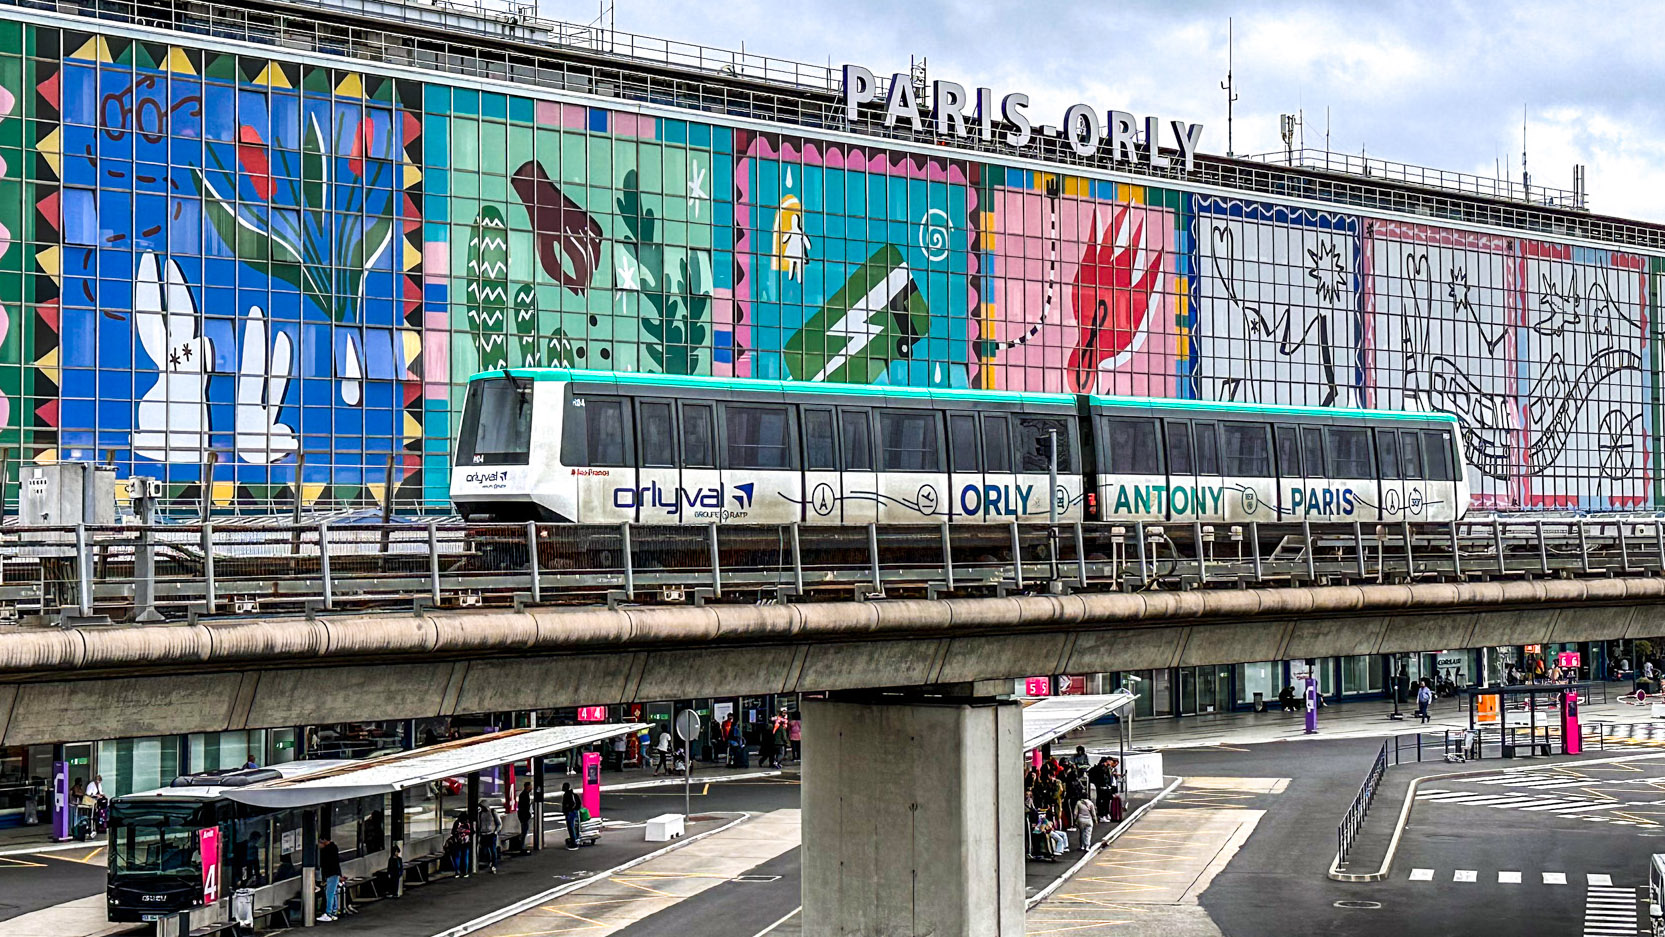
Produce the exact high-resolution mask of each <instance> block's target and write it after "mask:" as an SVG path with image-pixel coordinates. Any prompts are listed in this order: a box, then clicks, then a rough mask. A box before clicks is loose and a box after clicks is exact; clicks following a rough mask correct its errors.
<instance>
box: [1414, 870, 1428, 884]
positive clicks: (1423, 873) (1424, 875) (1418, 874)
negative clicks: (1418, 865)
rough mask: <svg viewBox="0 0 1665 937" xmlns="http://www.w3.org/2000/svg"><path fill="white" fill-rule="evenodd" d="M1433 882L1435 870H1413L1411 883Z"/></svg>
mask: <svg viewBox="0 0 1665 937" xmlns="http://www.w3.org/2000/svg"><path fill="white" fill-rule="evenodd" d="M1433 880H1434V870H1433V869H1412V870H1411V881H1413V882H1431V881H1433Z"/></svg>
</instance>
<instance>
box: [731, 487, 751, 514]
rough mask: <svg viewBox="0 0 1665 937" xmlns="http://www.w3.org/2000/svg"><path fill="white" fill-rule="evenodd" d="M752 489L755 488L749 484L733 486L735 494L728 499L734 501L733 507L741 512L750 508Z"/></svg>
mask: <svg viewBox="0 0 1665 937" xmlns="http://www.w3.org/2000/svg"><path fill="white" fill-rule="evenodd" d="M754 487H756V486H755V485H753V484H751V483H750V482H748V483H746V484H744V485H735V486H734V491H735V494H732V495H729V497H731V498H733V499H734V505H735V507H738V508H741V509H742V510H743V509H745V508H749V507H751V506H752V489H753V488H754Z"/></svg>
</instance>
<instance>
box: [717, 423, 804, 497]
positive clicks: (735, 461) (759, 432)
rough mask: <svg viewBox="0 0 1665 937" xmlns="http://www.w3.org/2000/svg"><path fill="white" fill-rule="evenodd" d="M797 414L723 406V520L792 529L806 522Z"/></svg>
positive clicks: (721, 434)
mask: <svg viewBox="0 0 1665 937" xmlns="http://www.w3.org/2000/svg"><path fill="white" fill-rule="evenodd" d="M795 409H797V408H795V407H792V406H789V405H788V404H786V403H785V402H782V403H755V404H754V403H725V404H723V406H722V419H721V422H720V423H719V427H720V428H721V430H722V432H721V433H720V434H719V435H720V436H721V438H722V440H723V507H722V520H723V521H724V522H726V523H730V524H790V523H792V522H794V521H796V520H798V519H799V518H800V517H801V516H802V513H803V512H802V504H803V500H804V495H803V476H802V475H801V474H800V473H799V470H798V427H797V421H796V420H795V419H793V417H794V414H793V411H794V410H795Z"/></svg>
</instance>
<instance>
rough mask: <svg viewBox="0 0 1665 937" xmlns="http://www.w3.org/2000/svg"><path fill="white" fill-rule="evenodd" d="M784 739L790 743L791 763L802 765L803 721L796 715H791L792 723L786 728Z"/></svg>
mask: <svg viewBox="0 0 1665 937" xmlns="http://www.w3.org/2000/svg"><path fill="white" fill-rule="evenodd" d="M786 737H787V739H788V740H789V741H791V742H792V761H793V763H795V764H802V763H803V760H804V721H803V719H801V718H799V716H798V714H797V713H793V714H792V721H791V722H790V723H788V724H787V726H786Z"/></svg>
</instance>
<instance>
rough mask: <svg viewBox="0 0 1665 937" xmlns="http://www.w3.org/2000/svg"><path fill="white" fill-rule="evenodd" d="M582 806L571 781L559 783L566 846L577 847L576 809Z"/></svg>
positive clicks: (569, 847)
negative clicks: (565, 830) (565, 825)
mask: <svg viewBox="0 0 1665 937" xmlns="http://www.w3.org/2000/svg"><path fill="white" fill-rule="evenodd" d="M583 806H584V802H583V800H582V799H580V798H579V796H578V792H577V791H574V790H573V789H572V784H571V782H568V783H566V784H562V785H561V814H562V815H563V816H565V817H566V820H567V848H568V849H577V848H578V810H579V808H581V807H583Z"/></svg>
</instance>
